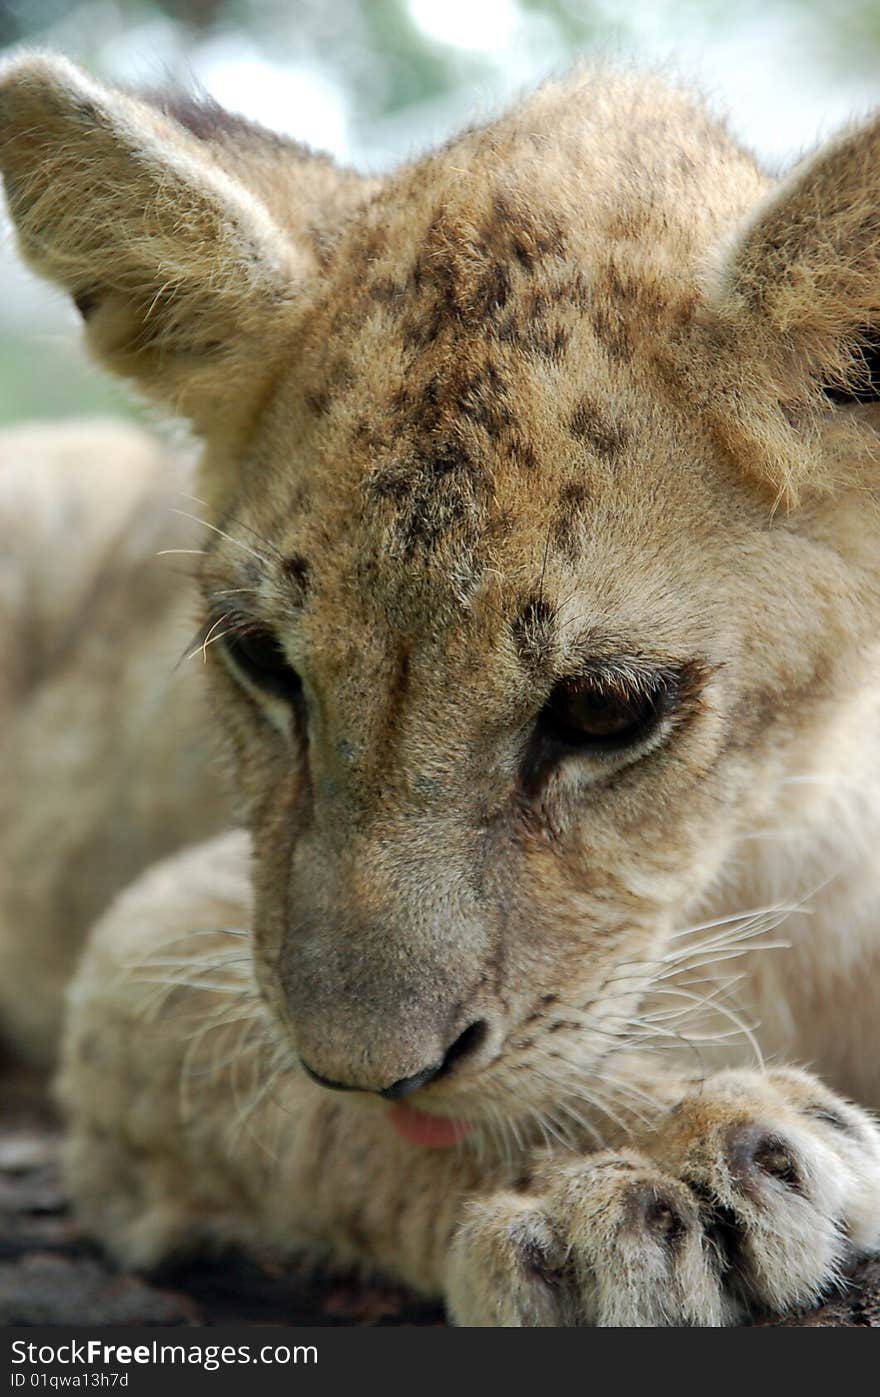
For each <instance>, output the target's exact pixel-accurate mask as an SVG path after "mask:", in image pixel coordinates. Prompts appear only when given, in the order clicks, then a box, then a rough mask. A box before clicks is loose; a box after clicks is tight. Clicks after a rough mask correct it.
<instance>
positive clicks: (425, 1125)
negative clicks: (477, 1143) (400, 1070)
mask: <svg viewBox="0 0 880 1397" xmlns="http://www.w3.org/2000/svg"><path fill="white" fill-rule="evenodd" d="M388 1119H389V1120H390V1121H391V1124H392V1125H393V1126H394V1129H395V1130H396V1131H397V1133H398V1135H399V1136H400V1138H401V1140H406V1142H407V1144H408V1145H424V1146H427V1148H428V1149H433V1150H445V1149H448V1148H449V1146H450V1145H457V1144H458V1142H459V1140H463V1139H464V1137H465V1135H467V1133H468V1131H469V1130H470V1128H471V1127H470V1123H469V1122H468V1121H456V1120H450V1119H449V1118H448V1116H429V1115H428V1113H427V1111H417V1110H416V1108H415V1106H405V1105H399V1106H391V1107H389V1109H388Z"/></svg>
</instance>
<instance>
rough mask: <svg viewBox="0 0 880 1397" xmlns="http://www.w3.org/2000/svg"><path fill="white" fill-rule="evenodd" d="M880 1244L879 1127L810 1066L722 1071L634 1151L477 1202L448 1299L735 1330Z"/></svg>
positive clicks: (546, 1319) (457, 1303)
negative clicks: (730, 1326)
mask: <svg viewBox="0 0 880 1397" xmlns="http://www.w3.org/2000/svg"><path fill="white" fill-rule="evenodd" d="M878 1245H880V1131H878V1128H877V1125H876V1123H875V1122H874V1121H873V1120H872V1119H871V1118H870V1117H869V1116H868V1115H867V1113H866V1112H864V1111H862V1110H860V1109H859V1108H858V1107H856V1106H853V1105H852V1104H851V1103H849V1102H847V1101H844V1100H843V1099H842V1098H840V1097H839V1096H837V1095H836V1094H835V1093H834V1092H831V1091H829V1090H828V1089H827V1088H826V1087H824V1086H823V1085H822V1084H821V1083H820V1082H819V1081H817V1080H816V1078H814V1077H812V1076H811V1075H809V1074H808V1073H806V1072H800V1071H796V1070H794V1069H775V1070H770V1071H766V1072H761V1071H751V1070H739V1071H726V1072H721V1073H718V1074H717V1075H715V1076H713V1077H710V1078H709V1079H708V1080H707V1081H706V1082H705V1083H704V1084H703V1085H702V1087H701V1088H700V1089H699V1090H695V1091H693V1092H691V1093H689V1094H688V1095H685V1096H684V1098H683V1099H682V1100H681V1101H680V1102H679V1104H678V1105H677V1106H676V1107H674V1108H673V1109H672V1110H671V1111H670V1112H669V1113H668V1114H667V1115H666V1116H665V1117H663V1118H662V1119H661V1121H660V1124H659V1125H658V1127H657V1128H656V1129H654V1130H652V1131H651V1132H650V1133H646V1134H645V1135H644V1136H643V1137H642V1138H639V1139H636V1140H635V1141H634V1142H633V1148H632V1149H626V1150H622V1151H619V1152H615V1153H610V1152H608V1153H601V1154H595V1155H592V1156H590V1157H588V1158H586V1159H580V1160H574V1161H571V1162H569V1163H567V1164H562V1165H552V1166H550V1167H549V1168H547V1169H545V1170H544V1171H543V1173H542V1174H538V1175H536V1177H535V1178H534V1179H533V1181H532V1182H531V1185H530V1187H529V1188H528V1190H527V1191H525V1192H520V1193H497V1194H495V1195H494V1196H490V1197H486V1198H483V1199H480V1200H477V1201H474V1202H473V1203H472V1204H471V1205H470V1207H469V1209H468V1212H467V1216H466V1220H465V1222H464V1224H463V1226H462V1228H461V1229H460V1231H459V1233H458V1236H457V1239H456V1243H455V1248H454V1256H453V1259H452V1264H451V1266H450V1272H449V1282H448V1288H447V1299H448V1302H449V1304H450V1308H451V1311H452V1313H453V1315H454V1317H455V1318H456V1319H457V1320H458V1322H459V1323H464V1324H483V1325H485V1324H492V1325H495V1324H503V1325H581V1324H587V1325H625V1326H633V1325H649V1326H656V1325H722V1324H734V1323H737V1322H741V1321H742V1320H743V1319H745V1318H748V1317H749V1316H753V1315H756V1314H760V1313H767V1312H773V1313H780V1312H784V1311H786V1310H788V1309H791V1308H795V1307H799V1306H802V1305H806V1304H809V1303H810V1302H812V1301H815V1300H816V1299H818V1297H819V1296H820V1295H821V1294H822V1293H823V1292H824V1291H825V1290H827V1289H828V1288H829V1287H831V1286H832V1285H833V1284H834V1283H835V1282H836V1281H837V1280H838V1278H839V1276H840V1273H841V1268H842V1266H843V1265H844V1263H845V1262H846V1261H847V1260H848V1259H849V1258H851V1257H852V1256H853V1255H855V1254H858V1253H860V1252H865V1251H870V1250H873V1249H875V1248H877V1247H878Z"/></svg>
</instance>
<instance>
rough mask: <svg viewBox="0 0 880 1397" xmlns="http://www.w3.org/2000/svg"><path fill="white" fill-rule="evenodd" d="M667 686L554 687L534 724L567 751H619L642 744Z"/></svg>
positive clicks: (571, 682) (594, 683) (573, 682)
mask: <svg viewBox="0 0 880 1397" xmlns="http://www.w3.org/2000/svg"><path fill="white" fill-rule="evenodd" d="M665 692H666V686H665V685H663V684H661V683H659V682H657V683H655V684H653V685H648V686H646V687H645V688H644V689H640V690H639V691H634V690H626V689H621V688H619V687H614V688H611V687H606V686H604V685H603V684H602V683H601V681H600V680H598V679H592V678H590V679H567V680H563V681H562V683H560V684H557V686H556V688H555V689H554V690H553V693H552V694H551V695H550V699H549V701H548V702H547V703H546V704H545V705H544V707H543V709H542V710H541V713H540V716H539V718H538V724H539V727H540V729H541V732H542V734H543V736H544V737H546V738H548V739H549V740H550V741H551V742H555V743H560V744H563V745H565V746H566V747H577V748H593V749H597V750H603V749H604V750H606V751H608V750H620V749H622V748H626V747H633V746H635V745H636V744H637V743H639V742H642V741H644V739H645V738H646V737H647V736H648V735H649V733H650V732H651V731H652V730H653V729H654V728H655V727H656V725H657V723H658V721H659V719H660V717H661V716H662V713H663V709H664V703H663V699H664V695H665Z"/></svg>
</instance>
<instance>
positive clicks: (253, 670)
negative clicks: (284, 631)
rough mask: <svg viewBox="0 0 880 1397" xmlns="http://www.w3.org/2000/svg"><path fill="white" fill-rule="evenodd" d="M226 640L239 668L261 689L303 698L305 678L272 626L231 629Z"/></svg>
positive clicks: (291, 699) (291, 698) (292, 698)
mask: <svg viewBox="0 0 880 1397" xmlns="http://www.w3.org/2000/svg"><path fill="white" fill-rule="evenodd" d="M222 644H223V645H224V646H225V647H226V652H227V654H228V655H229V658H230V659H231V660H232V663H233V664H234V666H235V668H236V669H237V670H239V672H240V673H241V674H242V675H244V677H245V678H246V679H249V680H250V681H251V683H252V684H255V685H256V686H257V687H258V688H259V689H262V690H263V691H264V692H265V693H269V694H274V695H275V696H276V697H277V698H283V699H286V700H287V701H288V702H289V703H296V702H299V700H300V699H301V698H302V681H301V680H300V677H299V675H298V674H297V672H296V670H295V669H294V668H293V666H292V665H291V664H290V663H289V662H288V659H287V656H286V655H285V653H284V651H283V650H282V648H281V646H280V644H279V643H278V640H277V638H276V637H275V636H274V635H273V633H272V632H271V631H270V630H269V629H268V628H266V627H263V626H251V625H246V626H242V627H241V629H239V630H230V631H229V633H228V634H227V635H225V636H224V637H223V641H222Z"/></svg>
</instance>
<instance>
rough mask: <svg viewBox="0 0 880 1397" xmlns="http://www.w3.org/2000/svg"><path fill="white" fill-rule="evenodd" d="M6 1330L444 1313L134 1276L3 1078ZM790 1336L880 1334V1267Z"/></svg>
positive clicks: (24, 1101) (252, 1281)
mask: <svg viewBox="0 0 880 1397" xmlns="http://www.w3.org/2000/svg"><path fill="white" fill-rule="evenodd" d="M0 1099H2V1101H3V1107H2V1115H0V1325H34V1324H73V1325H83V1324H91V1325H94V1324H129V1325H140V1324H144V1325H151V1324H162V1325H216V1324H285V1325H340V1324H342V1325H351V1324H360V1325H379V1324H381V1325H438V1324H442V1323H443V1313H442V1310H441V1309H440V1308H439V1307H437V1306H433V1305H426V1304H424V1303H422V1302H419V1301H417V1300H414V1299H413V1298H412V1296H408V1295H406V1294H405V1293H404V1292H403V1291H401V1290H397V1289H395V1288H393V1287H386V1286H375V1285H365V1284H363V1283H362V1282H359V1281H357V1280H354V1279H348V1280H344V1279H343V1280H340V1279H339V1278H329V1277H328V1278H325V1279H323V1280H320V1279H319V1280H316V1278H315V1276H314V1275H313V1274H312V1273H311V1272H309V1273H306V1272H304V1271H303V1272H301V1273H298V1272H297V1270H296V1268H295V1267H294V1268H288V1267H279V1266H277V1265H270V1264H268V1263H260V1262H259V1261H255V1260H253V1259H250V1258H246V1257H242V1256H238V1255H230V1256H227V1257H224V1258H222V1259H218V1260H213V1261H210V1260H204V1261H199V1262H197V1263H193V1264H190V1265H187V1266H184V1267H177V1268H175V1269H174V1270H168V1271H166V1272H165V1273H163V1274H162V1275H160V1276H158V1277H155V1278H152V1279H150V1280H142V1279H138V1278H135V1277H132V1276H122V1275H120V1274H119V1273H118V1272H116V1271H115V1270H114V1269H113V1267H112V1266H110V1265H109V1264H108V1262H107V1261H106V1260H105V1259H104V1258H103V1257H102V1256H101V1255H100V1253H98V1252H97V1251H96V1250H95V1249H94V1248H93V1247H91V1246H90V1245H89V1244H88V1243H87V1242H85V1241H84V1240H83V1239H82V1238H81V1237H79V1236H78V1235H77V1232H76V1229H75V1227H74V1224H73V1222H72V1221H71V1217H70V1212H69V1208H68V1203H67V1199H66V1198H65V1195H64V1191H63V1188H62V1186H61V1182H60V1178H59V1170H58V1140H59V1133H58V1128H57V1125H56V1123H55V1122H54V1121H53V1119H52V1115H51V1111H50V1109H49V1107H48V1105H47V1104H46V1102H45V1099H44V1096H43V1094H42V1092H41V1091H40V1090H39V1088H38V1086H37V1085H36V1084H35V1083H34V1082H33V1081H32V1080H30V1079H28V1078H27V1077H26V1076H25V1075H24V1074H22V1073H19V1072H13V1071H7V1072H5V1073H4V1074H3V1075H2V1076H0ZM767 1323H773V1324H782V1325H784V1326H787V1327H791V1326H799V1327H804V1328H811V1329H823V1328H856V1327H861V1328H880V1260H875V1261H869V1262H866V1263H865V1264H864V1265H862V1266H861V1267H859V1268H858V1270H857V1271H855V1272H854V1273H853V1276H852V1278H851V1279H850V1281H849V1283H848V1285H847V1286H846V1288H845V1290H844V1291H843V1293H842V1294H841V1295H839V1296H837V1297H835V1298H834V1299H833V1300H831V1301H829V1303H828V1304H826V1305H823V1306H821V1307H820V1308H818V1309H815V1310H811V1311H809V1312H808V1313H806V1314H803V1315H800V1316H796V1317H790V1318H787V1319H785V1320H781V1321H780V1320H773V1321H767Z"/></svg>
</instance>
